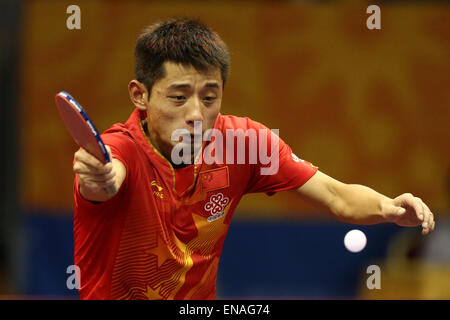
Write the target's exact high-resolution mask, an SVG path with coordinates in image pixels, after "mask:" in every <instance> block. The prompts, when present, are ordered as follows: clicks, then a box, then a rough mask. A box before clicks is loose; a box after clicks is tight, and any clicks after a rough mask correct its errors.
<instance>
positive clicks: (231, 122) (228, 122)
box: [217, 114, 265, 131]
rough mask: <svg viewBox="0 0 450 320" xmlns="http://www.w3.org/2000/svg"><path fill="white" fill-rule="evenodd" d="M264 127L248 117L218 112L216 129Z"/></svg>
mask: <svg viewBox="0 0 450 320" xmlns="http://www.w3.org/2000/svg"><path fill="white" fill-rule="evenodd" d="M260 128H265V126H264V125H263V124H261V123H260V122H258V121H255V120H253V119H251V118H249V117H240V116H235V115H223V114H219V116H218V119H217V129H219V130H222V131H225V130H227V129H233V130H236V129H243V130H247V129H260Z"/></svg>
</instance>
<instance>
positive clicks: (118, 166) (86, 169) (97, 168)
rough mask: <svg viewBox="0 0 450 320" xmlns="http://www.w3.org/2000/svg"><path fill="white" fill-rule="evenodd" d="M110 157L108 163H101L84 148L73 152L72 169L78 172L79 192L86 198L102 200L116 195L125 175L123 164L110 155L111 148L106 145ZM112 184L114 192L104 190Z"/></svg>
mask: <svg viewBox="0 0 450 320" xmlns="http://www.w3.org/2000/svg"><path fill="white" fill-rule="evenodd" d="M106 149H107V150H108V153H109V155H110V157H111V159H112V161H111V162H110V163H107V164H103V163H101V162H100V161H99V160H98V159H97V158H95V157H94V156H93V155H91V154H90V153H88V152H87V151H86V150H84V149H80V150H78V151H77V152H76V153H75V160H76V162H75V164H74V165H73V171H74V172H75V173H76V174H78V183H79V186H80V193H81V195H82V196H83V198H85V199H86V200H89V201H95V202H103V201H106V200H109V199H111V198H112V197H113V196H115V195H116V193H117V192H118V190H119V189H120V186H121V185H122V183H123V181H124V180H125V176H126V168H125V166H124V164H123V163H122V162H121V161H120V160H118V159H115V158H113V157H112V154H111V150H110V148H109V147H108V146H106ZM109 186H114V187H115V190H116V192H115V193H113V194H110V193H108V192H107V191H106V188H107V187H109Z"/></svg>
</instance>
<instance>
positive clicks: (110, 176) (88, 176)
mask: <svg viewBox="0 0 450 320" xmlns="http://www.w3.org/2000/svg"><path fill="white" fill-rule="evenodd" d="M78 176H79V177H80V176H81V179H82V180H83V181H92V182H104V181H108V180H111V179H115V178H116V174H115V173H114V172H110V173H107V174H101V175H96V174H85V173H79V174H78Z"/></svg>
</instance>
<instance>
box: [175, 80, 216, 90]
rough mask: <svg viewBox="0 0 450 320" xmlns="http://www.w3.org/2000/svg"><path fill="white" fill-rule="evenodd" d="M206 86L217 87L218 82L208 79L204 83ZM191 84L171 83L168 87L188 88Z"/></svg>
mask: <svg viewBox="0 0 450 320" xmlns="http://www.w3.org/2000/svg"><path fill="white" fill-rule="evenodd" d="M205 87H206V88H215V89H219V84H218V83H217V81H210V82H207V83H206V84H205ZM189 88H192V86H191V85H190V84H189V83H173V84H171V85H170V86H169V89H189Z"/></svg>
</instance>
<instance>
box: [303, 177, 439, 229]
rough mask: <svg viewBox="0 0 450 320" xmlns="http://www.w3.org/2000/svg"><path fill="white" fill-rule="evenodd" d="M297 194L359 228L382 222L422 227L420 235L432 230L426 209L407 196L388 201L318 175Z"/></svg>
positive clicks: (420, 200) (412, 197)
mask: <svg viewBox="0 0 450 320" xmlns="http://www.w3.org/2000/svg"><path fill="white" fill-rule="evenodd" d="M297 192H298V193H299V194H300V195H301V196H302V197H303V198H305V199H306V200H308V201H310V202H313V203H315V204H316V205H317V206H319V207H321V208H322V209H323V210H324V211H326V212H327V213H329V214H331V215H332V216H334V217H336V219H338V220H339V221H343V222H347V223H353V224H360V225H369V224H376V223H383V222H392V223H396V224H397V225H400V226H405V227H414V226H420V225H421V226H422V234H423V235H426V234H429V233H430V232H432V231H433V230H434V227H435V222H434V217H433V213H432V212H431V211H430V209H429V208H428V206H427V205H426V204H425V203H424V202H423V201H422V199H420V198H418V197H415V196H413V195H412V194H410V193H404V194H402V195H400V196H398V197H396V198H394V199H391V198H389V197H386V196H384V195H382V194H380V193H378V192H376V191H375V190H373V189H371V188H369V187H366V186H363V185H358V184H346V183H342V182H340V181H338V180H336V179H333V178H331V177H330V176H328V175H326V174H324V173H323V172H320V171H317V173H316V174H315V175H314V176H313V177H311V179H309V180H308V182H306V183H305V184H304V185H303V186H301V187H300V188H298V189H297Z"/></svg>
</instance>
